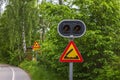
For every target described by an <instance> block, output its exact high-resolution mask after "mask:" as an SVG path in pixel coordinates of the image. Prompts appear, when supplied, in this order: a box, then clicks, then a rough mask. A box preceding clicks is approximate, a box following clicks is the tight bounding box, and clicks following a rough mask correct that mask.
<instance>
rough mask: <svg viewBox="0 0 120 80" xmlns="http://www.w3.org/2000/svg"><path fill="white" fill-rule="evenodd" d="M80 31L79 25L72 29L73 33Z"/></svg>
mask: <svg viewBox="0 0 120 80" xmlns="http://www.w3.org/2000/svg"><path fill="white" fill-rule="evenodd" d="M80 30H81V26H80V25H76V26H75V27H74V29H73V31H74V32H79V31H80Z"/></svg>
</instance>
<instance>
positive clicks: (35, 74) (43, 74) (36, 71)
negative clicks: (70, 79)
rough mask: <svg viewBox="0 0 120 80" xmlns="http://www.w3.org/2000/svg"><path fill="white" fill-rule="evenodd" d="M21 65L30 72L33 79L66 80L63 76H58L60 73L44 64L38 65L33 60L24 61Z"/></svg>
mask: <svg viewBox="0 0 120 80" xmlns="http://www.w3.org/2000/svg"><path fill="white" fill-rule="evenodd" d="M20 67H21V68H23V69H24V70H26V71H27V72H28V73H29V74H30V76H31V79H32V80H65V79H63V78H62V76H58V73H54V72H53V71H50V70H47V69H46V68H44V67H43V66H42V65H39V66H38V65H37V63H36V62H33V61H31V62H28V61H24V62H23V63H21V64H20Z"/></svg>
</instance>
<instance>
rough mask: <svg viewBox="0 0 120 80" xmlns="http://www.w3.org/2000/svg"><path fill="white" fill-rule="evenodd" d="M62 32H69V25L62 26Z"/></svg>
mask: <svg viewBox="0 0 120 80" xmlns="http://www.w3.org/2000/svg"><path fill="white" fill-rule="evenodd" d="M63 32H65V33H66V32H70V26H69V25H64V26H63Z"/></svg>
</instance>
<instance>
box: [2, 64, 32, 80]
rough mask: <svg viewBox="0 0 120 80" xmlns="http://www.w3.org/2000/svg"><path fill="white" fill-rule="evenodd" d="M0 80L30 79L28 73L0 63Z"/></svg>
mask: <svg viewBox="0 0 120 80" xmlns="http://www.w3.org/2000/svg"><path fill="white" fill-rule="evenodd" d="M0 80H31V79H30V77H29V75H28V74H27V73H26V72H25V71H23V70H22V69H20V68H18V67H13V66H9V65H1V64H0Z"/></svg>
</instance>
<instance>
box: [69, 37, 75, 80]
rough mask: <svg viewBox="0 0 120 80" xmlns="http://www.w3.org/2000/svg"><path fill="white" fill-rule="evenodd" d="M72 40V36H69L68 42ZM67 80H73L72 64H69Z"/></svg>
mask: <svg viewBox="0 0 120 80" xmlns="http://www.w3.org/2000/svg"><path fill="white" fill-rule="evenodd" d="M71 40H74V36H73V35H70V41H71ZM69 80H73V62H70V63H69Z"/></svg>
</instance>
